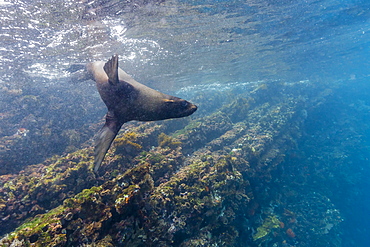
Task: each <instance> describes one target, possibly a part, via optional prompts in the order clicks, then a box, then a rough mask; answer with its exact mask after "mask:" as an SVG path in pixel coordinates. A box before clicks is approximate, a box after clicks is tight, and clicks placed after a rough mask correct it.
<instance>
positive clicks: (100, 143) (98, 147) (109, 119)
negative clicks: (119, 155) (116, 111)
mask: <svg viewBox="0 0 370 247" xmlns="http://www.w3.org/2000/svg"><path fill="white" fill-rule="evenodd" d="M121 126H122V124H121V123H119V122H118V120H117V119H116V118H115V117H113V116H112V114H111V113H110V112H108V113H107V116H106V122H105V125H104V126H103V128H102V129H101V130H100V131H99V133H98V135H97V137H96V139H95V154H94V159H95V160H94V171H95V172H97V171H98V169H99V167H100V165H101V163H102V162H103V159H104V157H105V154H106V153H107V151H108V149H109V147H110V145H111V144H112V142H113V140H114V138H115V137H116V135H117V133H118V131H119V130H120V128H121Z"/></svg>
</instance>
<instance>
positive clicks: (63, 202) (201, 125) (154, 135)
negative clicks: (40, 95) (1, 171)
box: [0, 82, 341, 246]
mask: <svg viewBox="0 0 370 247" xmlns="http://www.w3.org/2000/svg"><path fill="white" fill-rule="evenodd" d="M323 87H324V88H325V87H326V85H322V87H320V86H319V85H311V84H309V83H307V84H304V86H302V84H301V83H297V84H289V85H285V84H283V83H277V82H274V83H272V84H268V83H267V84H266V85H264V86H261V87H256V88H255V89H254V90H253V91H252V92H249V94H247V95H246V96H245V97H244V96H243V97H242V98H237V99H235V100H234V101H233V102H231V103H230V104H228V105H226V106H223V107H222V109H220V110H219V111H216V112H214V113H213V114H211V115H209V116H204V117H201V118H198V119H194V120H191V121H189V120H178V121H177V120H176V122H175V121H173V120H171V121H164V122H161V123H140V124H138V123H133V124H129V125H128V126H127V128H125V130H128V129H129V131H122V132H121V133H119V135H118V136H117V139H116V142H115V144H114V145H113V148H112V149H111V150H110V151H109V152H108V153H107V156H106V161H105V163H106V164H105V165H104V166H103V167H102V170H101V171H100V172H99V174H98V175H96V174H93V173H92V166H93V163H92V149H91V147H89V148H86V149H80V150H77V151H76V152H74V153H70V154H68V155H66V156H64V157H54V158H53V159H50V160H47V161H45V162H44V163H42V164H40V165H37V166H34V167H28V168H27V169H25V170H24V171H23V172H21V173H20V174H19V175H17V176H11V177H8V178H5V177H0V178H1V179H2V180H0V181H2V182H1V183H2V184H1V185H2V188H3V189H2V190H1V191H0V214H1V217H3V219H6V221H4V224H5V225H6V226H7V229H9V230H8V231H11V232H10V233H9V235H7V236H5V237H4V238H3V239H2V240H0V245H1V244H3V245H10V244H12V243H13V244H16V243H18V242H22V243H24V244H25V245H30V244H31V243H32V244H33V245H35V246H43V245H49V246H79V245H98V244H107V246H216V245H218V246H246V245H248V246H275V245H276V246H279V245H280V244H282V243H284V244H286V246H289V245H297V243H298V242H297V241H299V244H301V246H310V244H311V243H326V244H328V245H326V246H334V245H331V244H329V243H328V241H327V240H326V239H327V237H328V236H329V235H328V234H330V236H331V237H332V238H334V235H335V234H336V233H338V232H339V230H338V229H339V227H338V225H339V223H340V222H341V217H340V214H339V211H337V210H336V209H335V206H334V205H333V204H332V203H331V202H330V200H328V198H327V197H325V196H323V195H321V194H320V193H315V194H314V193H309V194H307V192H306V193H304V192H303V191H300V190H299V188H297V184H295V183H290V182H289V181H286V180H284V184H283V186H282V187H279V186H277V185H280V182H282V181H283V180H282V179H283V178H284V176H283V175H282V172H281V170H282V169H283V168H281V165H282V164H283V162H284V161H285V160H286V159H287V157H286V154H287V153H289V151H290V150H292V149H295V148H296V147H297V145H298V144H297V142H296V140H297V139H298V138H299V137H300V136H301V135H302V134H303V133H302V126H303V124H304V122H305V121H307V119H308V118H307V115H311V114H313V112H314V111H315V109H316V108H315V106H317V105H319V104H320V102H323V101H325V99H326V98H325V97H324V96H323V94H322V92H323V90H322V89H323ZM307 95H309V96H310V97H308V96H307ZM315 95H318V96H317V97H314V96H315ZM326 95H327V94H326ZM308 98H309V99H308ZM235 108H238V109H237V110H235ZM303 109H305V110H306V109H307V111H308V114H302V110H303ZM238 112H240V113H242V114H240V115H238ZM175 123H176V124H175ZM177 123H178V125H177ZM67 133H69V134H70V135H71V134H72V139H71V140H72V141H73V140H75V139H74V137H73V136H74V135H73V132H66V134H67ZM163 133H164V134H163ZM66 136H69V135H66ZM4 205H5V206H4ZM307 205H313V207H310V208H308V207H307ZM47 210H49V211H48V212H46V211H47ZM23 212H26V213H25V214H23ZM36 214H39V215H37V216H35V215H36ZM307 215H308V216H307ZM26 218H29V219H28V220H27V222H26V223H24V224H21V222H22V221H23V220H24V219H26ZM298 222H299V223H298ZM15 227H18V228H17V229H14V228H15ZM289 229H290V230H289ZM312 229H314V230H312ZM6 232H7V231H6V230H5V229H3V231H2V234H4V233H6ZM306 232H310V233H311V236H312V238H308V237H307V236H306V235H305V234H306Z"/></svg>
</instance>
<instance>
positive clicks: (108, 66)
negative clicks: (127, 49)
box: [103, 55, 119, 85]
mask: <svg viewBox="0 0 370 247" xmlns="http://www.w3.org/2000/svg"><path fill="white" fill-rule="evenodd" d="M103 69H104V71H105V73H106V74H107V76H108V78H109V83H110V84H112V85H117V83H118V82H119V79H118V55H114V56H113V57H112V58H111V59H109V61H108V62H106V63H105V64H104V67H103Z"/></svg>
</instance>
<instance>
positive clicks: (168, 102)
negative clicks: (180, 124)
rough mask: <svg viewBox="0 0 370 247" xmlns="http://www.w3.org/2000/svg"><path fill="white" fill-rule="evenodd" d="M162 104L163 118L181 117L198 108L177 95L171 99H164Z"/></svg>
mask: <svg viewBox="0 0 370 247" xmlns="http://www.w3.org/2000/svg"><path fill="white" fill-rule="evenodd" d="M163 101H164V104H163V105H162V108H163V109H162V111H161V112H162V113H163V116H161V119H169V118H181V117H186V116H189V115H191V114H193V113H194V112H195V111H196V110H197V106H196V105H194V104H192V103H190V102H189V101H186V100H184V99H180V98H177V97H171V98H170V99H164V100H163Z"/></svg>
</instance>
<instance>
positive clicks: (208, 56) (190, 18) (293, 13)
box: [0, 0, 370, 246]
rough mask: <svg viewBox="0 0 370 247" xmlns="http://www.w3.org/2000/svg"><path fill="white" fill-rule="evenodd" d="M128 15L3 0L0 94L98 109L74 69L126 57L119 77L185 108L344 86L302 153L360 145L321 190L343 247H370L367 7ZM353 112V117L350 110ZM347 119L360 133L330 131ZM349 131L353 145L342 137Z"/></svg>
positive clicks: (107, 4) (143, 10) (246, 7)
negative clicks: (268, 90) (230, 93)
mask: <svg viewBox="0 0 370 247" xmlns="http://www.w3.org/2000/svg"><path fill="white" fill-rule="evenodd" d="M138 3H139V1H138ZM122 4H123V3H122V2H120V1H85V2H77V1H73V0H70V1H50V0H27V1H10V0H0V74H1V77H0V87H7V88H8V89H17V88H24V87H28V88H29V90H30V91H31V92H37V91H38V90H41V89H42V90H44V91H47V92H55V95H56V96H58V97H64V98H65V99H66V100H67V101H70V102H72V103H73V99H72V98H68V97H70V96H68V95H71V92H72V91H73V92H78V94H79V95H84V96H86V97H87V96H89V95H92V96H91V97H93V99H95V100H99V99H98V98H99V96H98V95H97V93H96V92H95V91H94V87H93V85H91V84H77V85H76V84H71V81H70V73H69V71H68V68H69V67H70V66H71V65H72V64H81V63H85V62H87V61H95V60H106V59H107V58H109V57H110V56H111V55H112V54H115V53H117V54H119V55H120V63H121V66H122V67H123V68H124V69H125V70H126V71H127V72H128V73H129V74H131V75H132V76H133V77H134V78H136V79H137V80H138V81H141V82H144V83H145V84H147V85H149V86H151V87H154V88H156V89H159V90H161V91H164V92H167V93H177V94H179V95H180V96H186V97H191V93H195V92H201V91H207V92H212V91H218V92H222V91H223V90H229V89H230V88H238V87H239V88H240V87H245V86H247V85H250V84H253V83H259V82H264V81H273V80H280V81H285V82H296V81H304V80H308V81H312V82H315V83H320V82H323V81H325V82H330V83H333V84H338V85H339V84H341V85H345V86H343V87H342V88H340V89H338V90H337V91H336V94H337V96H336V97H334V99H333V101H332V102H330V104H331V105H330V104H328V107H327V108H323V109H322V115H317V116H310V120H309V121H311V125H310V126H312V127H311V128H307V129H306V130H305V131H306V133H308V134H307V136H306V139H302V140H301V141H300V145H301V147H302V149H304V148H305V145H307V150H305V151H306V152H307V155H309V153H310V148H309V147H311V146H313V145H315V144H313V143H315V141H317V143H316V145H320V144H322V145H323V142H321V141H320V140H315V135H316V134H317V132H316V131H317V130H318V129H321V130H322V132H320V133H323V132H325V131H326V130H327V131H328V133H327V135H328V138H329V139H330V140H333V139H335V138H336V137H337V138H339V137H340V136H346V138H353V139H357V140H358V141H357V142H353V143H356V145H355V146H349V147H347V149H346V152H345V153H346V157H343V158H342V162H344V161H345V162H347V164H349V165H348V166H347V168H348V167H350V168H348V170H340V169H342V167H340V166H338V167H333V170H332V171H331V172H329V173H328V176H329V177H328V180H322V181H319V182H320V183H326V186H328V187H329V188H330V189H329V190H332V191H338V193H333V194H332V196H331V200H332V201H333V203H334V204H335V205H336V207H337V208H338V209H339V210H340V212H341V215H342V216H343V218H344V222H343V223H342V227H343V230H342V231H343V237H342V238H343V243H342V244H343V246H368V244H369V243H370V237H369V236H370V235H369V229H370V224H369V222H370V206H369V205H370V202H369V198H370V194H369V193H370V192H369V190H368V188H369V181H368V178H369V176H370V167H369V164H370V128H369V127H370V126H369V124H368V122H370V114H369V113H370V95H369V92H370V90H369V76H370V71H369V68H370V66H369V65H370V64H369V57H370V3H369V1H368V0H352V1H350V0H341V1H338V0H327V1H324V0H295V1H293V0H246V1H236V0H235V1H226V0H225V1H221V0H219V1H212V0H204V1H186V0H178V1H164V2H162V3H158V2H154V1H153V2H151V3H149V4H143V5H142V6H141V4H137V5H134V4H132V5H129V4H128V5H125V7H123V5H122ZM71 85H73V86H72V87H71ZM2 107H3V106H2ZM351 107H352V109H354V110H353V111H351V110H348V109H351ZM341 109H345V110H343V111H341ZM81 114H82V113H81ZM102 114H104V106H101V108H99V109H97V110H96V112H94V113H91V114H89V115H87V116H86V119H85V121H87V122H91V123H93V122H95V121H96V120H97V119H98V116H101V115H102ZM336 114H339V115H336ZM343 114H348V119H350V120H353V121H352V122H351V121H350V122H349V123H348V125H346V126H345V127H346V128H344V129H343V130H341V126H339V127H337V128H336V127H335V126H336V121H337V119H339V118H340V117H339V116H341V117H343ZM351 114H356V115H353V116H351ZM322 116H325V118H323V117H322ZM350 125H353V126H352V127H351V126H350ZM333 126H334V127H333ZM343 126H344V125H343ZM343 126H342V127H343ZM351 129H352V130H353V133H347V134H346V135H341V134H340V133H341V131H344V130H345V131H348V130H351ZM3 131H4V133H2V134H3V135H11V134H13V133H10V132H11V131H13V130H3ZM5 132H6V133H5ZM329 139H327V140H324V141H327V143H326V144H325V145H326V147H328V146H329V147H328V150H330V145H334V144H335V145H337V144H338V143H340V140H336V141H333V142H330V141H328V140H329ZM310 145H311V146H310ZM325 145H324V146H325ZM323 149H324V148H323ZM333 149H334V147H333ZM327 152H329V151H327ZM314 155H316V156H317V155H318V154H317V153H315V154H312V156H314ZM322 155H325V153H323V154H322ZM343 160H344V161H343ZM348 174H349V175H348ZM330 176H334V177H335V176H343V184H339V185H338V184H331V183H330V181H331V180H330Z"/></svg>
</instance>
